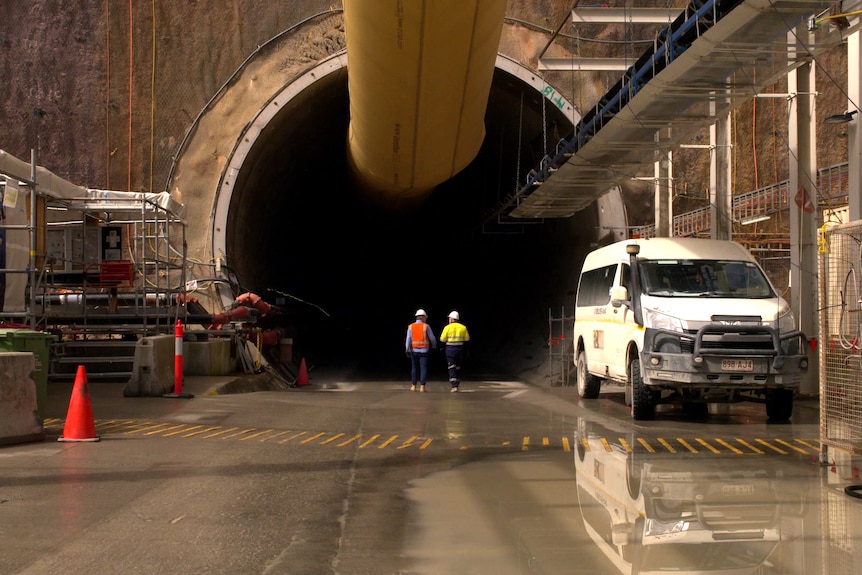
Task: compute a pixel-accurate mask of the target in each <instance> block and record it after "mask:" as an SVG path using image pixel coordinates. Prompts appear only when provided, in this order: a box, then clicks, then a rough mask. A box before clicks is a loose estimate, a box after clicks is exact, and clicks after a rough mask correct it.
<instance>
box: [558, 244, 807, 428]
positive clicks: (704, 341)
mask: <svg viewBox="0 0 862 575" xmlns="http://www.w3.org/2000/svg"><path fill="white" fill-rule="evenodd" d="M574 342H575V345H574V361H575V363H576V366H577V385H578V392H579V394H580V395H581V397H584V398H596V397H598V396H599V392H600V389H601V385H602V382H603V381H607V382H612V383H616V384H620V385H623V386H625V390H626V404H628V405H631V407H632V417H634V419H653V418H654V417H655V410H656V405H658V404H660V403H667V402H670V401H681V402H682V403H683V405H684V406H685V407H686V409H687V410H689V411H692V412H694V413H695V414H699V415H705V414H706V408H707V406H708V404H709V403H719V402H738V401H757V402H762V403H765V404H766V413H767V415H768V417H769V418H770V419H773V420H786V419H789V418H790V415H791V413H792V411H793V395H794V392H795V390H796V389H797V388H798V387H799V385H800V384H801V383H802V377H803V374H805V373H806V371H807V369H808V357H807V355H806V352H807V341H806V339H805V336H804V335H803V334H802V333H800V332H799V331H798V330H796V324H795V320H794V318H793V314H792V313H791V311H790V307H789V306H788V305H787V302H786V301H784V299H782V298H781V297H780V296H779V295H778V294H777V293H776V291H775V288H774V287H773V286H772V284H771V283H770V282H769V280H768V279H767V277H766V275H765V274H764V272H763V270H762V269H761V268H760V266H759V265H758V264H757V262H756V261H755V260H754V258H753V257H752V256H751V254H750V253H749V252H748V251H747V250H746V249H745V248H743V247H742V246H741V245H739V244H738V243H736V242H730V241H720V240H706V239H694V238H652V239H642V240H625V241H622V242H617V243H614V244H611V245H609V246H605V247H603V248H599V249H597V250H595V251H593V252H591V253H589V254H588V255H587V257H586V259H585V261H584V265H583V268H582V270H581V277H580V281H579V284H578V293H577V299H576V302H575V322H574Z"/></svg>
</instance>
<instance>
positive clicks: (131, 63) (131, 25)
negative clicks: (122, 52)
mask: <svg viewBox="0 0 862 575" xmlns="http://www.w3.org/2000/svg"><path fill="white" fill-rule="evenodd" d="M133 32H134V16H133V14H132V0H129V158H128V160H129V161H128V181H127V184H126V190H127V191H129V192H131V191H132V88H133V86H134V83H133V74H132V70H133V66H134V58H133V47H134V44H133V42H134V40H133V38H134V35H133Z"/></svg>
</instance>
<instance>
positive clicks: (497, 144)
mask: <svg viewBox="0 0 862 575" xmlns="http://www.w3.org/2000/svg"><path fill="white" fill-rule="evenodd" d="M346 66H347V58H346V54H345V53H344V52H342V53H339V54H335V55H333V56H332V57H330V58H327V59H325V60H324V61H322V62H320V63H319V64H318V65H317V66H315V67H313V68H312V69H310V70H308V71H306V72H305V73H304V74H302V75H300V76H298V77H297V78H296V79H295V80H293V81H292V82H290V83H289V84H287V85H285V86H284V87H283V89H281V90H280V91H279V92H278V93H276V94H275V95H273V96H272V97H271V98H270V99H269V101H268V102H267V104H266V105H265V106H263V107H262V108H261V109H260V110H259V112H258V113H257V115H256V116H255V117H254V119H253V120H252V121H251V122H250V123H249V124H247V126H246V128H245V130H244V131H243V133H242V134H241V136H240V137H239V138H238V139H237V142H236V145H235V146H234V149H233V150H232V152H231V154H230V156H229V157H228V159H227V162H226V163H225V167H224V170H223V173H222V176H221V181H220V184H219V188H218V192H217V194H216V196H215V198H214V206H213V212H212V213H213V220H212V226H213V228H212V238H213V244H212V250H213V253H214V254H226V255H227V257H226V261H227V263H228V266H229V268H230V269H231V270H233V271H234V272H235V273H236V275H237V276H238V277H239V279H240V281H241V283H242V285H243V288H245V289H248V290H250V291H254V292H255V293H258V294H260V295H261V296H263V297H265V298H266V299H267V301H269V302H271V303H276V304H278V305H279V306H281V307H282V308H283V309H284V311H285V313H284V314H283V316H281V317H279V318H276V319H274V320H272V321H276V322H279V323H280V325H279V327H282V328H284V329H285V332H286V333H285V335H286V336H288V337H294V340H295V347H296V349H297V350H298V351H299V353H301V354H303V356H304V357H308V358H309V361H310V362H312V363H315V362H318V361H324V362H350V363H351V364H353V365H358V366H359V368H360V369H368V370H374V371H375V372H388V371H394V372H395V373H399V374H400V376H401V377H403V375H404V373H403V372H404V370H405V368H406V365H405V361H406V360H405V359H404V358H403V338H404V330H405V327H406V325H407V323H408V322H409V321H411V320H412V313H413V310H415V309H416V308H417V307H424V308H425V309H427V310H428V311H429V313H430V318H429V323H430V324H431V326H432V327H433V328H434V330H435V332H436V333H437V334H438V335H439V332H440V330H441V329H442V327H443V325H444V324H445V317H446V315H447V314H448V312H449V311H450V310H451V309H453V308H457V309H459V310H460V311H461V313H462V317H463V318H464V322H465V323H466V324H467V325H468V327H469V328H470V330H471V335H472V336H473V340H474V346H473V347H474V358H473V360H472V361H471V363H472V364H473V367H474V368H476V369H481V370H483V371H500V372H504V371H518V370H519V369H521V368H522V367H524V366H525V365H529V364H538V363H541V362H543V361H544V360H545V359H546V358H547V353H548V352H547V349H546V347H545V343H546V341H547V336H548V333H547V332H548V314H549V309H550V310H552V311H553V310H561V311H560V312H559V313H562V308H568V309H569V310H571V298H572V294H573V293H574V289H575V287H576V281H577V272H578V268H579V265H580V261H581V260H582V259H583V256H584V254H585V253H586V251H587V249H588V248H589V247H590V246H591V245H592V244H594V243H595V242H596V241H597V240H598V236H599V235H601V234H602V233H603V232H602V231H601V228H602V225H600V222H599V218H600V217H601V218H602V219H603V220H602V224H603V225H605V226H607V225H608V224H609V223H612V225H616V226H620V225H622V226H624V225H625V222H624V221H622V222H621V221H620V214H610V213H604V210H598V209H597V206H593V207H592V208H590V209H588V210H585V211H584V212H582V213H580V214H578V215H576V216H574V217H573V218H569V219H566V220H549V221H544V222H535V223H533V222H530V223H526V224H520V225H513V224H508V225H506V226H495V229H494V232H495V233H487V232H488V231H489V229H488V227H486V229H485V230H483V226H482V217H483V215H484V214H487V213H489V211H491V210H492V208H494V206H495V205H497V203H498V202H499V201H500V200H501V199H503V197H505V196H506V195H508V194H509V193H511V192H510V190H513V189H514V187H515V184H516V180H517V178H518V177H519V176H520V178H521V179H523V178H524V176H525V175H526V172H527V171H528V170H529V169H530V167H532V166H534V165H535V164H536V163H537V162H538V160H539V159H541V157H542V155H544V152H543V150H545V149H547V147H548V146H550V147H551V149H552V148H553V145H554V144H555V143H556V141H557V140H558V139H559V138H560V137H563V136H566V135H568V134H569V132H570V131H571V129H572V126H573V125H574V123H575V122H576V121H577V114H576V112H575V110H574V108H573V107H572V106H571V104H570V103H568V102H567V101H565V100H563V99H562V98H560V96H559V95H558V94H557V93H556V91H554V90H553V88H551V87H550V86H549V85H548V84H547V83H545V82H544V81H543V79H542V78H541V77H539V76H537V75H536V74H534V73H533V72H531V71H530V70H529V69H527V68H525V67H524V66H522V65H521V64H520V63H518V62H515V61H513V60H511V59H509V58H507V57H505V56H498V58H497V64H496V70H495V74H494V82H493V84H492V90H491V96H490V98H489V105H488V109H487V112H486V120H485V122H486V130H487V136H486V141H485V144H483V146H482V150H480V153H479V155H478V157H477V158H476V160H474V162H473V163H471V165H470V166H468V168H466V169H465V170H463V171H462V172H461V173H459V174H458V175H456V176H455V177H454V178H452V179H451V180H450V181H448V182H446V183H444V184H442V185H441V186H439V187H438V188H437V190H436V191H435V192H434V194H433V195H432V196H431V198H430V199H429V200H428V201H427V202H425V203H424V204H423V205H422V206H421V207H420V208H418V209H417V210H415V211H413V212H409V213H395V212H389V211H387V210H382V209H380V208H379V206H373V205H370V204H369V203H368V202H366V201H365V200H364V199H363V198H362V196H361V195H360V194H358V193H356V192H355V190H354V188H353V182H352V180H351V177H350V175H349V173H348V169H347V162H346V133H347V125H348V122H349V107H348V104H349V102H348V93H347V81H346V70H347V68H346ZM554 100H556V101H557V102H558V103H562V106H558V105H557V104H555V103H554ZM543 122H547V124H548V125H549V126H552V127H555V128H554V129H550V130H547V131H543V129H542V124H543ZM608 205H615V204H613V203H611V204H608ZM619 205H620V206H621V202H619ZM600 211H601V212H602V213H601V214H600V213H599V212H600ZM612 211H613V210H612ZM622 217H623V218H624V216H622ZM554 313H555V314H556V313H558V312H557V311H554ZM515 350H517V351H515ZM435 363H439V364H441V365H439V366H437V367H438V368H440V369H442V363H443V362H442V359H441V360H440V361H439V362H435ZM393 375H394V374H393Z"/></svg>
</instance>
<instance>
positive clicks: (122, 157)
mask: <svg viewBox="0 0 862 575" xmlns="http://www.w3.org/2000/svg"><path fill="white" fill-rule="evenodd" d="M7 4H8V5H5V6H4V7H3V13H4V20H5V21H6V22H7V23H12V25H5V26H3V27H2V28H0V45H2V48H3V52H4V57H3V58H2V59H0V85H3V86H4V90H5V94H4V98H2V99H0V148H2V149H4V150H7V151H9V152H10V153H12V154H15V155H17V156H18V157H21V158H29V156H30V150H31V149H33V150H35V152H36V157H37V162H38V163H39V164H41V165H45V166H46V167H48V168H49V169H51V170H52V171H54V172H55V173H57V174H58V175H61V176H63V177H65V178H67V179H69V180H71V181H73V182H76V183H79V184H82V185H85V186H89V187H94V188H108V189H119V190H134V191H160V190H163V189H168V191H170V192H171V193H172V194H174V195H175V196H176V197H177V199H179V200H181V201H183V202H184V203H185V204H186V205H187V206H188V207H189V217H188V228H187V237H188V241H189V255H190V256H192V257H193V258H196V259H198V260H200V261H202V262H204V263H208V262H210V261H211V259H212V257H213V256H214V255H219V254H212V253H211V246H212V236H213V228H214V225H215V226H217V225H224V226H225V229H224V230H222V231H223V232H224V234H225V235H226V236H227V238H228V241H227V245H226V248H227V253H226V254H224V255H225V257H226V261H227V262H229V265H230V266H231V267H232V268H233V269H234V270H235V271H236V272H237V273H238V275H239V279H240V281H241V282H242V283H243V287H245V288H248V289H253V290H255V291H258V292H261V293H262V294H264V295H266V297H268V298H269V299H271V300H272V301H274V300H275V299H278V298H281V299H282V300H283V304H284V306H285V308H286V309H288V310H289V312H290V313H289V314H288V317H289V321H290V325H291V328H296V326H297V325H301V326H302V329H301V331H300V333H301V334H302V336H307V338H308V339H313V337H312V336H314V337H317V336H319V341H327V340H328V338H329V337H330V336H331V335H332V333H336V332H333V330H337V333H338V334H339V337H343V338H344V340H345V341H350V342H361V343H357V344H356V345H355V347H356V351H357V356H359V357H361V358H364V359H365V360H367V361H368V363H370V364H372V365H378V366H385V365H387V364H391V363H396V364H397V361H396V360H395V359H393V357H392V356H390V355H388V354H378V353H377V351H376V350H378V349H379V348H381V347H386V348H387V349H388V348H390V347H391V351H393V352H395V353H396V354H398V353H400V343H401V342H400V339H401V336H402V334H401V331H402V328H403V326H404V325H406V322H407V321H409V320H410V319H411V318H410V317H409V316H410V313H412V310H413V309H414V308H415V307H418V306H424V307H426V308H431V310H430V311H431V314H432V318H431V322H432V323H435V327H437V329H438V331H439V329H440V327H442V324H443V321H444V320H445V316H446V314H448V312H449V311H450V308H460V311H461V313H462V317H463V318H464V320H465V323H467V324H468V325H469V326H470V328H471V333H473V334H474V337H475V338H476V339H477V341H483V342H485V344H484V345H482V346H477V351H482V350H484V356H485V358H486V359H487V360H488V361H487V363H486V364H485V366H486V367H491V366H493V367H500V368H506V369H511V370H515V371H518V370H520V369H523V368H525V367H529V366H535V365H538V364H541V363H542V362H543V361H545V360H546V359H547V357H548V353H549V352H548V349H547V348H546V347H545V345H546V343H547V341H548V329H549V327H548V316H549V312H551V313H552V314H553V315H554V316H559V315H561V314H564V313H565V310H566V309H571V298H572V296H573V293H574V290H575V287H576V285H575V282H576V278H577V270H578V267H579V265H580V261H581V259H582V257H583V254H584V253H585V252H586V250H588V249H589V248H590V246H591V244H594V243H595V242H596V241H598V239H599V238H600V237H601V236H603V235H606V234H607V232H608V230H606V229H601V225H600V222H599V220H598V217H597V215H596V214H595V213H594V212H593V211H590V210H588V211H586V212H585V213H583V214H581V215H580V216H577V217H575V218H571V219H568V220H562V221H547V222H543V223H540V224H536V225H532V226H529V225H528V226H505V227H494V231H495V232H500V231H503V230H505V231H506V233H494V234H490V233H483V232H487V231H488V229H489V228H486V227H483V226H481V225H478V226H477V224H479V223H480V222H481V216H482V214H485V213H487V212H489V211H491V210H492V208H494V206H495V205H496V203H497V202H498V201H500V200H501V199H502V198H504V197H505V196H506V195H508V194H509V193H511V191H512V190H513V189H514V188H515V186H516V184H517V182H518V181H522V180H523V179H524V176H525V173H526V171H527V170H528V169H530V168H531V167H535V166H536V165H537V164H538V162H539V160H540V159H541V156H542V155H543V153H544V152H545V151H546V150H547V149H548V147H552V146H553V145H554V144H555V143H556V141H557V140H558V139H559V138H561V137H565V136H567V135H569V131H570V130H571V125H570V123H567V121H566V118H565V117H563V118H560V117H554V116H553V115H551V116H550V118H551V120H552V121H547V120H548V117H547V116H546V117H545V120H546V121H545V125H546V129H544V130H541V129H540V130H538V131H536V130H535V128H533V131H532V132H531V133H530V135H529V136H525V135H524V134H522V138H521V142H522V143H521V144H519V145H517V146H516V149H513V146H512V145H511V144H507V145H505V146H504V145H503V143H502V142H503V140H504V138H507V137H508V138H511V133H513V132H517V131H518V129H519V128H518V126H519V125H520V119H522V118H529V119H531V120H532V122H533V123H534V124H535V123H536V122H539V123H541V121H542V118H543V116H544V115H545V113H546V112H547V110H543V106H542V99H541V98H538V97H536V96H535V94H534V93H532V92H531V91H529V90H527V91H524V98H523V99H521V98H520V97H515V96H513V95H516V94H518V93H519V92H518V90H519V89H520V88H519V87H518V86H514V87H511V89H509V90H508V91H507V90H506V89H503V88H502V87H500V88H499V89H498V90H497V92H496V94H498V95H499V98H500V99H498V100H497V102H496V105H495V104H494V103H492V104H491V105H489V109H492V110H494V111H495V113H498V114H501V115H504V113H505V111H506V110H508V111H509V117H508V123H505V124H503V123H501V124H500V125H499V126H496V127H492V129H491V130H490V133H491V134H492V136H491V137H490V138H489V141H488V142H487V144H486V146H485V149H484V152H483V153H480V157H479V159H478V160H477V162H476V163H475V165H474V166H471V167H470V168H468V169H467V170H465V172H464V174H461V175H459V177H456V178H455V179H453V181H451V182H449V183H447V184H445V185H444V186H441V187H440V189H439V190H437V191H436V192H435V196H434V197H433V199H432V200H431V201H429V202H428V203H427V205H425V206H424V207H423V208H422V209H420V210H418V211H417V212H416V213H414V214H412V215H411V216H410V217H400V218H393V217H391V216H390V215H386V214H382V213H380V212H379V211H377V210H374V209H372V208H370V207H369V206H367V205H365V204H363V203H362V202H359V201H357V199H356V197H355V196H354V195H353V194H351V193H350V182H349V180H348V178H347V177H346V175H345V174H346V169H345V165H344V161H343V159H344V139H345V134H346V126H347V121H348V94H347V91H346V86H347V83H346V78H345V77H344V75H343V74H341V75H338V74H336V75H333V76H332V77H331V78H330V79H328V80H327V81H326V82H323V81H321V82H319V83H317V84H316V85H315V87H314V88H313V89H309V90H307V91H305V92H304V93H303V94H302V95H301V96H298V97H296V98H294V99H292V100H291V102H292V104H291V106H292V107H291V108H290V109H289V110H286V111H284V112H283V113H282V114H280V115H279V117H278V121H273V122H271V123H270V124H269V125H268V127H267V132H266V133H264V134H263V137H261V138H260V141H261V146H260V147H257V148H256V150H255V154H254V155H253V156H251V157H250V158H249V159H248V160H247V161H246V164H245V165H244V166H243V170H242V172H241V173H240V174H233V175H227V176H226V174H228V171H227V170H225V165H226V162H227V161H228V158H230V157H231V154H232V153H233V151H234V150H235V149H236V148H237V146H240V145H241V144H242V141H243V140H242V134H243V129H244V128H245V127H246V125H247V123H248V122H250V121H251V119H252V118H254V117H255V114H256V113H257V112H258V111H259V110H260V109H261V108H262V107H264V106H266V105H267V104H268V103H269V102H270V99H271V98H272V96H273V94H275V93H276V92H277V90H278V88H279V87H281V86H284V85H288V84H289V83H290V82H291V81H292V80H293V79H295V78H297V77H300V76H301V75H302V74H303V73H305V72H307V71H308V70H310V69H311V68H313V67H314V66H315V65H317V64H318V63H319V62H321V61H322V60H325V59H326V58H327V57H330V56H332V55H334V54H337V53H339V52H340V51H341V50H343V49H344V47H345V31H344V27H343V20H342V15H341V12H340V6H339V5H338V4H336V5H334V6H332V5H331V3H330V2H328V1H323V0H320V1H317V0H304V1H298V2H263V1H247V2H241V3H223V4H222V3H216V4H215V5H214V4H213V3H209V2H195V1H189V2H166V3H156V5H155V7H153V6H151V5H149V4H146V5H144V4H138V3H131V4H124V3H115V2H107V3H106V2H103V1H102V0H98V1H97V0H77V1H73V2H63V3H57V2H48V1H35V2H29V3H23V2H9V3H7ZM636 4H637V5H648V3H646V2H636ZM653 4H655V5H661V6H664V5H665V4H666V3H664V2H662V3H653ZM130 6H131V9H132V12H131V13H130V12H129V9H130ZM570 9H571V2H563V1H561V0H545V1H530V2H514V1H512V2H509V5H508V9H507V12H506V15H507V20H506V22H505V25H504V29H503V36H502V39H501V44H500V53H501V54H504V55H506V56H508V57H511V58H514V59H515V60H517V61H519V62H522V63H523V64H524V65H525V66H527V67H529V68H531V69H535V68H536V67H537V59H538V57H539V56H540V55H541V54H542V51H543V49H545V47H546V45H547V42H548V38H549V37H550V34H551V32H552V31H554V30H557V29H558V28H560V26H561V24H563V23H564V22H566V21H567V19H568V18H569V17H570V12H569V11H570ZM153 10H155V11H154V12H153ZM560 29H561V32H562V35H561V36H559V37H558V40H557V42H556V43H555V44H554V45H552V46H550V47H548V55H551V56H555V57H565V56H571V55H574V56H577V55H584V56H602V55H620V54H619V53H618V52H619V51H620V50H623V52H624V54H623V55H625V50H628V51H630V52H631V51H634V52H636V53H637V54H639V53H640V51H641V50H642V48H636V47H635V48H633V47H632V46H631V45H630V46H628V47H623V48H620V46H625V45H624V44H620V43H619V42H618V41H620V40H625V39H627V38H631V37H632V36H631V34H632V32H631V31H627V30H626V29H625V28H624V27H621V26H616V27H613V26H608V27H595V26H593V27H581V28H576V27H572V26H571V24H570V23H569V24H565V25H563V27H562V28H560ZM130 30H131V34H130ZM643 34H644V36H643V38H648V37H650V36H649V33H648V32H643ZM592 40H601V42H595V41H592ZM154 47H155V49H154ZM628 55H630V56H631V55H633V54H628ZM845 65H846V64H845V61H844V59H843V55H842V53H841V51H836V53H834V54H829V55H827V56H825V57H824V58H823V59H822V66H821V67H822V68H823V69H825V70H828V71H829V72H830V76H831V77H833V78H839V77H843V75H844V72H843V70H844V67H845ZM544 79H545V81H547V83H548V85H549V86H553V88H554V89H555V90H556V91H558V92H559V93H561V94H562V95H563V96H564V97H565V98H566V99H567V100H568V101H570V102H571V103H573V104H574V105H575V107H576V108H577V109H582V108H587V107H589V106H591V105H593V104H594V103H595V102H596V101H597V100H598V98H599V97H600V95H601V94H603V93H604V92H605V91H606V90H607V89H608V88H609V87H610V86H611V85H612V84H613V83H614V82H615V81H616V80H617V75H615V74H571V73H568V72H554V73H547V74H545V75H544ZM501 86H502V84H501ZM817 88H818V91H820V92H821V95H820V96H818V101H817V103H818V110H819V112H818V113H819V114H822V115H825V114H829V113H834V112H835V111H843V110H844V108H845V107H846V103H845V99H844V96H843V92H842V90H841V89H840V88H839V87H837V86H835V85H834V83H833V82H831V81H829V80H828V79H825V74H821V77H818V86H817ZM785 90H786V88H784V87H783V86H782V85H780V84H779V85H777V86H776V87H775V91H776V92H782V91H785ZM504 97H505V98H507V99H503V98H504ZM216 108H217V109H218V111H219V113H218V114H214V113H212V111H213V110H214V109H216ZM786 124H787V119H786V105H785V103H784V102H783V101H781V100H776V99H769V100H755V101H752V103H751V104H748V105H746V106H743V107H742V108H741V109H740V110H738V111H737V112H735V113H734V116H733V130H734V140H735V149H734V150H735V151H734V182H735V190H736V191H739V192H744V191H748V190H751V189H755V188H757V187H759V186H764V185H766V184H769V183H773V182H775V181H779V180H782V179H784V178H785V177H786V170H787V168H786V165H787V156H788V153H787V144H786V140H787V136H786ZM842 129H844V128H843V127H841V126H824V125H819V126H818V141H819V142H821V146H820V147H821V150H819V153H820V156H819V163H820V165H831V164H835V163H839V162H842V161H845V160H846V138H845V137H843V136H842V134H841V130H842ZM704 137H706V138H707V141H708V136H706V135H703V136H699V138H700V139H701V143H702V141H703V138H704ZM493 138H496V140H493ZM674 160H675V166H674V173H675V177H676V193H677V195H678V198H677V200H676V204H675V208H674V211H675V213H680V212H684V211H686V210H688V209H693V208H696V207H701V206H703V205H706V202H705V198H706V195H705V190H706V189H707V188H708V157H706V154H705V153H704V152H703V151H702V150H687V151H681V152H678V153H677V154H676V155H675V157H674ZM501 166H503V167H502V168H501ZM646 171H647V172H648V173H650V174H651V173H652V167H648V168H647V170H646ZM234 175H235V176H236V177H237V180H238V181H236V182H232V185H235V186H237V187H241V188H242V189H244V190H245V192H244V193H243V194H237V196H236V197H235V198H234V200H233V201H232V202H231V205H230V214H231V215H230V216H229V217H228V218H227V221H226V222H215V223H214V222H213V221H212V219H211V218H212V217H213V214H214V201H215V200H214V198H215V196H216V192H217V191H218V190H219V189H220V188H221V187H222V186H224V183H225V182H224V179H225V178H226V177H233V176H234ZM624 196H625V199H626V203H627V205H628V214H629V224H630V225H639V224H646V223H649V222H651V221H652V215H653V207H652V199H653V198H652V189H651V187H648V186H646V185H640V184H630V185H628V186H627V187H626V188H624ZM416 237H421V242H420V244H421V246H422V247H420V248H415V246H414V245H413V242H412V241H411V240H413V239H414V238H416ZM213 272H214V270H213V269H212V268H210V267H207V266H206V265H201V266H197V267H195V268H194V274H195V275H197V276H199V277H207V276H210V275H212V274H213ZM435 318H436V319H435ZM402 324H403V325H402ZM378 326H382V327H378ZM312 328H313V329H312ZM302 336H300V335H299V333H298V334H297V339H298V341H297V346H301V345H302V341H301V337H302ZM382 342H385V343H382ZM375 354H377V355H375ZM324 355H325V354H324V353H323V352H321V356H324ZM398 365H400V364H398Z"/></svg>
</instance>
